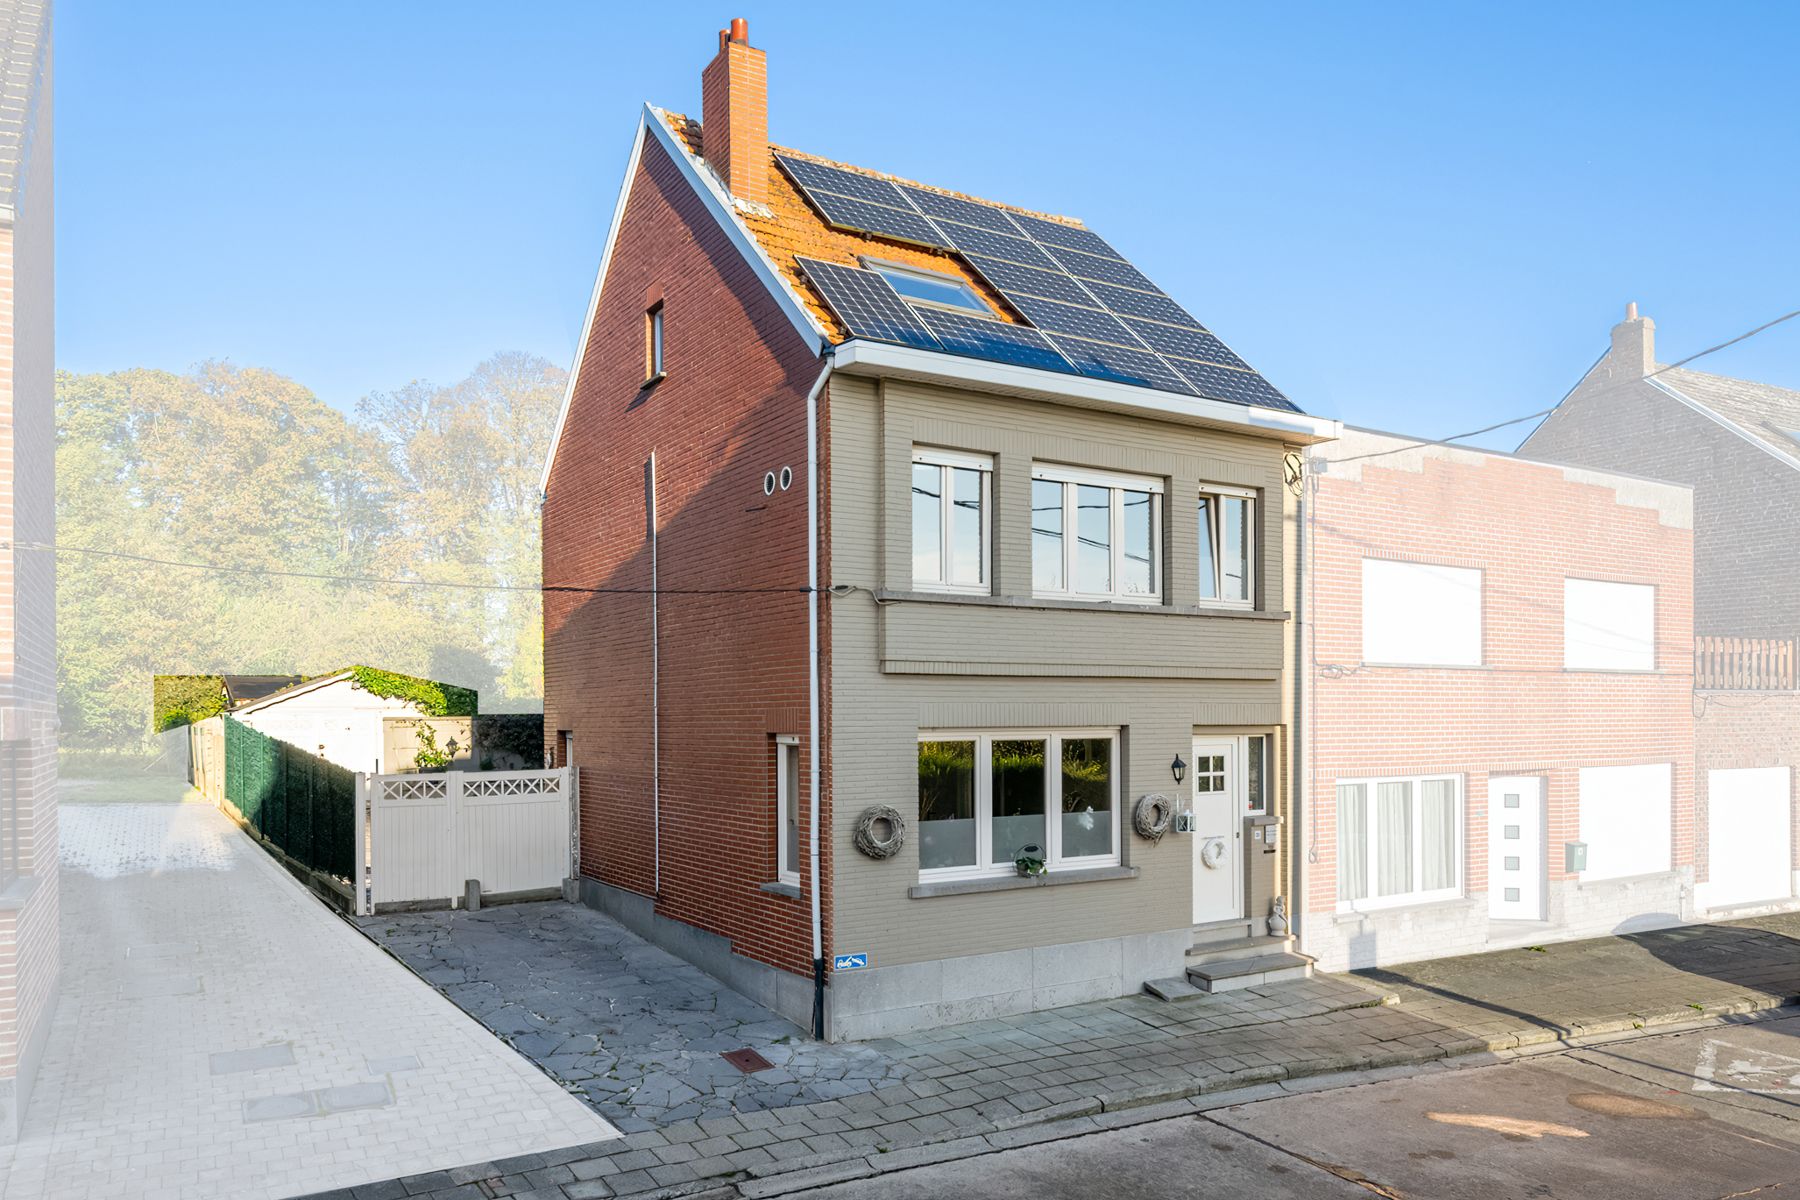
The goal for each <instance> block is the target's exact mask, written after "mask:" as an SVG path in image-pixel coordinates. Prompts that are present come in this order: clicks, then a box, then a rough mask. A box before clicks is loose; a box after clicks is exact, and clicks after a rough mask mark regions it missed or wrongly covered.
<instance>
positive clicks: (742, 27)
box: [731, 17, 750, 46]
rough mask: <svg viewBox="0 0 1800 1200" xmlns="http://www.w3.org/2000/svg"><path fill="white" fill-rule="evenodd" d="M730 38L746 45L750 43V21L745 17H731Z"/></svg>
mask: <svg viewBox="0 0 1800 1200" xmlns="http://www.w3.org/2000/svg"><path fill="white" fill-rule="evenodd" d="M731 40H732V41H734V42H742V43H743V44H744V45H746V46H748V45H749V44H750V22H749V20H748V19H747V18H744V17H733V18H731Z"/></svg>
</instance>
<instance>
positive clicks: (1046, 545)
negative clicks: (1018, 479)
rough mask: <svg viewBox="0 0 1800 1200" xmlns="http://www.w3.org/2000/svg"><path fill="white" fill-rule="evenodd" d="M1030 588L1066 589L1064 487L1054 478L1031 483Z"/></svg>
mask: <svg viewBox="0 0 1800 1200" xmlns="http://www.w3.org/2000/svg"><path fill="white" fill-rule="evenodd" d="M1031 585H1032V587H1034V588H1037V589H1039V590H1040V591H1051V592H1060V591H1062V589H1063V485H1062V484H1060V483H1057V482H1056V481H1055V480H1053V479H1034V480H1032V481H1031Z"/></svg>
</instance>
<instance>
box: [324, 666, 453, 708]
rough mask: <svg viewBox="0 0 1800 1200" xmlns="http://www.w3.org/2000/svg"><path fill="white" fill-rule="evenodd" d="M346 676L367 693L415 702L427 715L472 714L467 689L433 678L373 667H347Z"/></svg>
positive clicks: (384, 697) (387, 698)
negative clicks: (348, 673)
mask: <svg viewBox="0 0 1800 1200" xmlns="http://www.w3.org/2000/svg"><path fill="white" fill-rule="evenodd" d="M350 676H351V679H352V681H353V682H354V683H355V685H356V686H357V687H359V688H361V689H362V690H363V691H365V692H368V693H369V694H370V695H372V696H380V697H382V698H383V699H386V700H405V701H407V702H409V703H411V704H416V705H417V706H418V707H419V710H420V711H421V712H423V713H425V714H426V715H427V716H433V717H472V716H474V715H475V707H476V703H477V697H476V694H475V693H474V692H473V691H471V690H470V689H469V688H462V687H456V686H454V685H452V684H448V683H439V682H437V681H436V680H435V679H420V678H418V677H417V676H414V675H401V674H398V673H397V672H394V671H377V670H376V669H375V668H374V667H351V668H350Z"/></svg>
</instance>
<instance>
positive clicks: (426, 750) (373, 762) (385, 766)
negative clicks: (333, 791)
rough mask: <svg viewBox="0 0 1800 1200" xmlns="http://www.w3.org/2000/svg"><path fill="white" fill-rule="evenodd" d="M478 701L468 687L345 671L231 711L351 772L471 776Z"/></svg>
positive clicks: (387, 673)
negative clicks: (466, 773) (438, 772)
mask: <svg viewBox="0 0 1800 1200" xmlns="http://www.w3.org/2000/svg"><path fill="white" fill-rule="evenodd" d="M476 703H477V696H476V693H475V692H474V691H472V690H470V689H469V688H461V687H456V686H454V685H453V684H448V683H439V682H437V681H436V680H431V679H419V678H417V677H415V676H412V675H400V674H396V673H394V672H392V671H378V670H376V669H374V668H373V667H363V666H356V667H347V668H345V669H344V670H342V671H336V672H333V673H332V674H330V675H321V676H319V677H317V678H314V679H309V680H306V681H305V682H303V683H297V684H294V685H293V686H291V687H286V688H282V689H281V690H279V691H276V692H272V693H270V694H269V695H267V696H265V697H263V698H262V699H260V700H254V701H251V702H250V703H248V704H243V705H239V706H238V707H236V708H234V709H233V710H232V712H231V715H232V716H233V717H235V718H236V719H237V720H239V721H242V722H243V723H244V724H245V725H248V726H250V727H251V728H252V729H255V730H257V731H259V732H261V733H264V734H266V735H268V736H269V737H273V738H278V739H280V740H281V741H284V742H288V743H290V744H291V745H294V746H298V747H300V748H301V749H302V750H305V751H307V752H309V753H312V754H317V755H318V756H319V757H320V758H323V759H325V760H326V761H328V762H333V763H336V764H338V765H339V766H342V767H346V768H348V769H350V770H352V771H372V772H375V773H377V774H399V773H404V772H408V771H418V770H441V769H445V768H448V769H451V770H458V771H467V770H473V769H475V766H476V763H477V759H476V752H475V728H474V726H475V712H476Z"/></svg>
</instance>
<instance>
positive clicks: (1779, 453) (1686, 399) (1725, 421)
mask: <svg viewBox="0 0 1800 1200" xmlns="http://www.w3.org/2000/svg"><path fill="white" fill-rule="evenodd" d="M1644 382H1645V383H1647V384H1649V385H1650V386H1651V387H1653V388H1655V389H1656V390H1657V391H1659V392H1666V393H1668V394H1669V395H1670V396H1673V397H1674V398H1675V399H1677V400H1679V401H1681V402H1682V403H1683V404H1685V405H1687V406H1688V407H1689V408H1691V409H1693V410H1694V411H1695V412H1697V413H1699V414H1700V415H1701V416H1703V417H1706V418H1708V419H1710V420H1712V421H1713V422H1714V423H1716V424H1717V425H1719V427H1720V428H1722V429H1725V430H1727V431H1729V432H1731V433H1735V434H1736V435H1737V436H1739V437H1741V438H1743V439H1744V440H1745V441H1746V442H1749V443H1750V444H1751V445H1752V446H1755V447H1756V448H1757V449H1758V450H1762V451H1764V452H1765V453H1767V454H1768V455H1769V456H1770V457H1772V458H1776V459H1779V460H1780V461H1782V462H1784V463H1786V464H1787V465H1788V466H1790V467H1792V468H1794V469H1795V470H1796V471H1800V458H1796V457H1794V456H1793V455H1792V454H1788V453H1786V452H1785V451H1783V450H1782V449H1780V448H1779V447H1777V446H1771V445H1769V443H1768V442H1766V441H1764V440H1763V439H1762V438H1759V437H1757V436H1756V435H1755V434H1754V433H1751V432H1750V431H1749V430H1748V429H1745V428H1744V427H1743V426H1742V425H1739V424H1738V423H1737V422H1736V421H1733V420H1732V419H1731V418H1730V417H1727V416H1725V415H1724V414H1723V413H1720V412H1718V411H1717V410H1715V409H1713V408H1709V407H1708V406H1707V405H1705V404H1702V403H1701V402H1700V401H1698V400H1696V399H1694V398H1693V397H1692V396H1689V395H1687V394H1686V393H1685V392H1682V391H1679V390H1677V389H1676V388H1675V387H1674V386H1673V385H1671V384H1667V383H1664V382H1663V381H1662V380H1661V379H1652V378H1648V377H1646V378H1645V380H1644Z"/></svg>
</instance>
